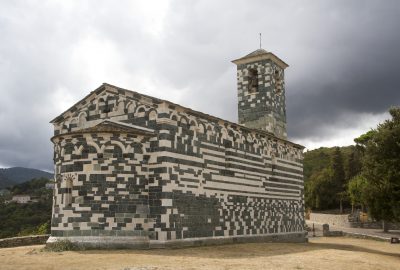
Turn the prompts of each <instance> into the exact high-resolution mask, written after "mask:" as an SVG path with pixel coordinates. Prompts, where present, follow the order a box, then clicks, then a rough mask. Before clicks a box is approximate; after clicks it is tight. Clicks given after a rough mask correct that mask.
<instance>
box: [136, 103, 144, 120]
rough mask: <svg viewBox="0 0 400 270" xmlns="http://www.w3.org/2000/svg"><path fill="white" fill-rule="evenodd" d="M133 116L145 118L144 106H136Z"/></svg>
mask: <svg viewBox="0 0 400 270" xmlns="http://www.w3.org/2000/svg"><path fill="white" fill-rule="evenodd" d="M135 115H136V116H137V117H143V116H145V115H146V106H144V105H141V106H138V107H137V108H136V112H135Z"/></svg>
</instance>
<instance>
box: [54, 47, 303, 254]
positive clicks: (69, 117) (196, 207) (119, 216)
mask: <svg viewBox="0 0 400 270" xmlns="http://www.w3.org/2000/svg"><path fill="white" fill-rule="evenodd" d="M233 63H235V64H236V65H237V85H238V110H239V123H233V122H229V121H226V120H223V119H220V118H217V117H214V116H211V115H208V114H205V113H202V112H198V111H195V110H192V109H189V108H186V107H183V106H180V105H178V104H174V103H172V102H169V101H166V100H161V99H157V98H154V97H150V96H146V95H143V94H139V93H137V92H134V91H129V90H126V89H122V88H119V87H116V86H113V85H109V84H103V85H101V86H100V87H99V88H97V89H96V90H94V91H92V92H91V93H89V94H88V95H87V96H86V97H85V98H83V99H82V100H81V101H79V102H78V103H76V104H75V105H74V106H72V107H71V108H70V109H68V110H67V111H66V112H64V113H62V114H61V115H60V116H58V117H56V118H55V119H54V120H52V121H51V123H52V124H53V125H54V136H53V137H52V139H51V140H52V142H53V144H54V163H55V179H56V185H55V189H54V198H53V213H52V222H51V237H50V238H49V240H48V243H53V242H55V241H58V240H63V239H68V240H70V241H72V242H74V243H77V244H81V245H86V246H91V247H99V248H114V247H128V248H152V247H168V246H191V245H201V244H214V243H230V242H249V241H288V242H304V241H306V232H305V228H304V226H305V223H304V184H303V169H302V159H303V154H302V152H303V147H302V146H300V145H298V144H295V143H292V142H290V141H288V140H287V138H286V137H287V135H286V111H285V85H284V69H285V68H286V67H287V64H285V63H284V62H283V61H282V60H281V59H279V58H278V57H277V56H275V55H274V54H272V53H270V52H267V51H265V50H262V49H259V50H257V51H255V52H253V53H251V54H249V55H247V56H245V57H243V58H240V59H237V60H234V61H233Z"/></svg>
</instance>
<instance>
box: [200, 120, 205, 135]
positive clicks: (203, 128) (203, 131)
mask: <svg viewBox="0 0 400 270" xmlns="http://www.w3.org/2000/svg"><path fill="white" fill-rule="evenodd" d="M198 131H199V132H200V133H205V131H206V128H205V125H204V123H201V122H199V123H198Z"/></svg>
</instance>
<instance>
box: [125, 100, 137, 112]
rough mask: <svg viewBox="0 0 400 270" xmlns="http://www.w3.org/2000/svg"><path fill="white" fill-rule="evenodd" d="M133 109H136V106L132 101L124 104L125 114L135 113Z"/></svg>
mask: <svg viewBox="0 0 400 270" xmlns="http://www.w3.org/2000/svg"><path fill="white" fill-rule="evenodd" d="M135 108H136V104H135V102H134V101H129V102H128V103H127V104H126V112H127V113H134V112H135Z"/></svg>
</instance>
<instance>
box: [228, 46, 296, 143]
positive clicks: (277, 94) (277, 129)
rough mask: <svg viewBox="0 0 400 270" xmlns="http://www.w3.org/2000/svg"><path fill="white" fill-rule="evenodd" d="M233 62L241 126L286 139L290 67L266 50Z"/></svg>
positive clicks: (257, 51) (260, 50)
mask: <svg viewBox="0 0 400 270" xmlns="http://www.w3.org/2000/svg"><path fill="white" fill-rule="evenodd" d="M232 62H233V63H234V64H236V65H237V89H238V110H239V124H241V125H244V126H246V127H249V128H254V129H261V130H265V131H268V132H270V133H273V134H274V135H275V136H276V137H278V138H282V139H286V138H287V134H286V104H285V79H284V70H285V68H287V67H288V65H287V64H286V63H285V62H283V61H282V60H281V59H279V58H278V57H277V56H276V55H274V54H273V53H271V52H267V51H266V50H264V49H258V50H256V51H254V52H252V53H250V54H248V55H246V56H244V57H242V58H239V59H236V60H233V61H232Z"/></svg>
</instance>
